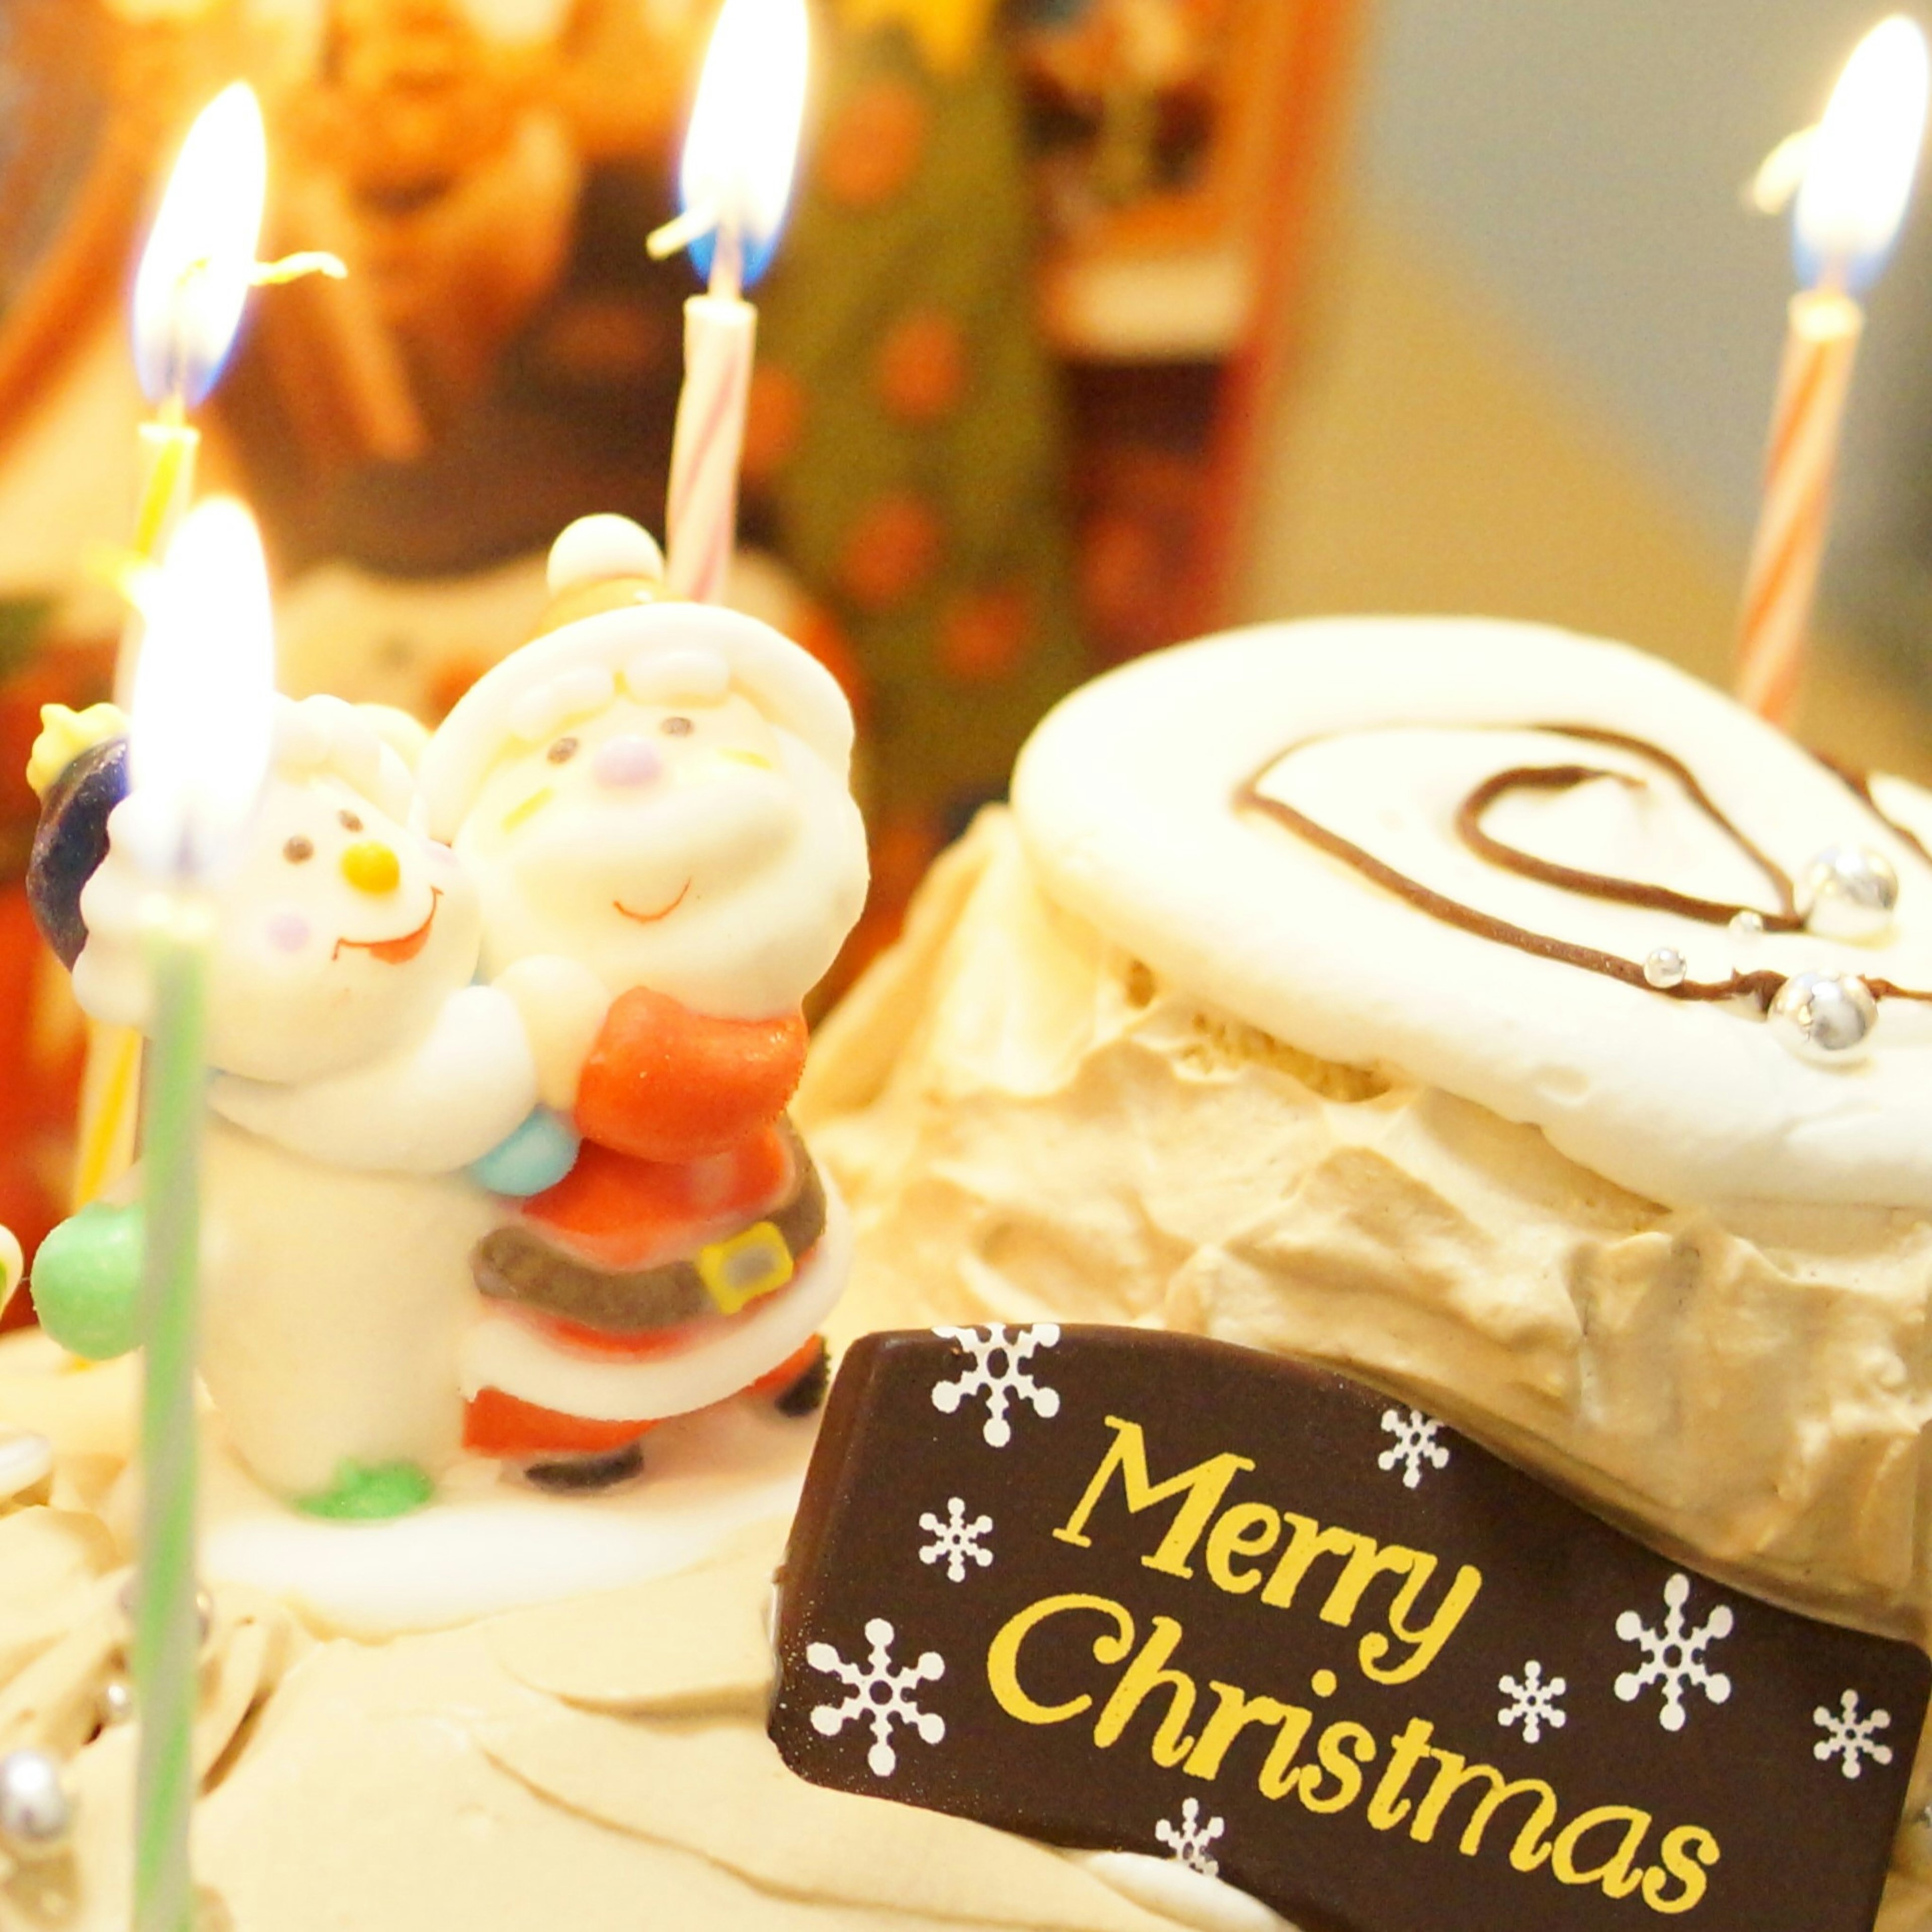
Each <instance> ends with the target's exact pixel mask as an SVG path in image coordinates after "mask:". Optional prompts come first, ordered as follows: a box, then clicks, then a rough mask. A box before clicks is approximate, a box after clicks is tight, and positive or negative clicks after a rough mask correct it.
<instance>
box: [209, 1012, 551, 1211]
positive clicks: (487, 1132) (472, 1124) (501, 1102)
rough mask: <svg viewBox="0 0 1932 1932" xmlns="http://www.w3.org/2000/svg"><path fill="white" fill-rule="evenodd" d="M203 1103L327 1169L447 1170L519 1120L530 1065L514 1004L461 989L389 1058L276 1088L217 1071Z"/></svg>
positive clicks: (532, 1072) (529, 1096)
mask: <svg viewBox="0 0 1932 1932" xmlns="http://www.w3.org/2000/svg"><path fill="white" fill-rule="evenodd" d="M208 1100H209V1103H210V1105H211V1106H213V1108H214V1110H215V1112H217V1113H218V1114H220V1115H221V1116H222V1117H223V1119H225V1120H227V1121H232V1122H233V1124H235V1125H236V1127H243V1128H245V1129H247V1130H248V1132H249V1133H254V1134H259V1135H260V1136H262V1137H263V1139H266V1140H272V1141H273V1142H275V1143H276V1144H277V1145H278V1146H281V1147H284V1148H287V1149H288V1150H289V1151H290V1152H291V1153H293V1154H306V1155H308V1157H310V1158H311V1160H319V1161H325V1162H327V1163H329V1165H331V1166H336V1167H347V1168H355V1169H362V1170H363V1171H365V1172H368V1171H371V1170H384V1169H386V1170H390V1171H394V1172H401V1173H406V1174H448V1173H453V1172H455V1171H456V1170H457V1169H460V1168H464V1167H467V1166H469V1164H470V1163H472V1161H475V1160H480V1159H481V1158H482V1157H483V1156H484V1155H485V1154H488V1153H490V1151H491V1150H492V1149H493V1148H496V1146H497V1145H499V1143H500V1142H503V1141H504V1140H505V1139H508V1137H509V1136H511V1134H512V1133H514V1132H515V1131H516V1130H517V1128H518V1127H520V1125H521V1124H522V1123H523V1121H524V1120H525V1119H526V1117H527V1116H528V1115H529V1112H530V1110H531V1109H532V1108H533V1107H534V1106H535V1105H536V1101H537V1073H536V1063H535V1060H534V1058H532V1055H531V1052H530V1048H529V1041H528V1040H526V1037H525V1036H524V1033H523V1022H522V1019H521V1018H520V1016H519V1014H518V1013H517V1008H516V1006H515V1004H514V1002H512V1001H511V1000H510V999H508V998H507V997H506V996H505V995H503V994H501V993H499V992H496V990H495V989H493V988H491V987H488V986H466V987H464V988H463V989H462V991H461V992H457V993H452V995H450V996H449V998H448V999H447V1000H446V1001H444V1002H443V1009H442V1011H441V1012H440V1013H439V1014H438V1015H437V1019H436V1022H435V1024H434V1026H432V1027H431V1029H430V1031H429V1032H428V1034H426V1035H425V1037H423V1038H422V1040H419V1041H418V1042H416V1043H415V1044H414V1045H413V1046H410V1047H408V1048H406V1049H404V1050H403V1051H402V1052H400V1053H395V1054H392V1055H387V1056H386V1057H385V1058H383V1059H380V1060H377V1061H371V1063H369V1064H367V1065H365V1066H362V1067H355V1068H353V1069H352V1070H350V1072H348V1073H341V1074H337V1075H335V1076H331V1077H330V1078H328V1079H321V1080H311V1081H308V1082H303V1083H300V1084H296V1085H287V1086H284V1085H276V1084H275V1083H272V1082H267V1081H260V1080H243V1079H239V1078H237V1077H236V1076H234V1075H233V1074H222V1075H220V1076H217V1078H216V1079H215V1080H214V1082H213V1084H212V1085H211V1087H210V1088H209V1090H208Z"/></svg>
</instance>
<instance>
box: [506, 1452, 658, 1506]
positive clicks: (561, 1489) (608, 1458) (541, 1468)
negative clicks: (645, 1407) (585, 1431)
mask: <svg viewBox="0 0 1932 1932" xmlns="http://www.w3.org/2000/svg"><path fill="white" fill-rule="evenodd" d="M643 1473H644V1445H643V1444H642V1443H641V1442H626V1443H625V1444H624V1445H622V1447H621V1448H616V1449H603V1450H599V1451H598V1453H597V1454H595V1455H594V1456H558V1457H552V1458H551V1459H550V1460H547V1461H546V1462H541V1463H525V1464H524V1465H523V1481H525V1482H526V1483H528V1484H529V1486H530V1487H531V1488H532V1489H535V1490H543V1491H544V1492H545V1493H547V1494H548V1495H550V1496H601V1494H602V1493H604V1491H606V1490H616V1489H621V1488H622V1487H623V1486H624V1485H625V1484H626V1483H634V1482H635V1481H637V1478H639V1477H640V1476H641V1475H643Z"/></svg>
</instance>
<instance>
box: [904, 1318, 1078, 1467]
mask: <svg viewBox="0 0 1932 1932" xmlns="http://www.w3.org/2000/svg"><path fill="white" fill-rule="evenodd" d="M932 1332H933V1333H934V1334H935V1335H943V1336H944V1337H946V1338H947V1340H949V1341H953V1342H957V1343H959V1346H961V1347H962V1349H965V1351H966V1352H967V1353H968V1355H971V1357H972V1358H973V1364H972V1367H971V1368H968V1369H965V1370H962V1372H961V1373H960V1374H959V1376H957V1377H956V1379H954V1380H953V1381H951V1382H941V1383H939V1384H938V1385H936V1386H935V1388H934V1390H933V1391H932V1406H933V1407H934V1408H935V1409H938V1412H940V1414H941V1415H953V1413H954V1412H956V1410H958V1409H959V1407H960V1406H961V1405H962V1403H968V1402H971V1401H973V1400H976V1399H977V1397H980V1396H984V1397H986V1425H985V1427H983V1428H982V1429H981V1430H980V1434H981V1435H982V1436H984V1437H985V1438H986V1441H987V1442H989V1444H991V1445H992V1447H993V1448H995V1449H1003V1448H1005V1447H1006V1445H1007V1444H1008V1443H1009V1442H1011V1441H1012V1440H1013V1424H1011V1423H1010V1422H1009V1421H1007V1410H1008V1409H1010V1408H1011V1407H1012V1406H1013V1403H1014V1402H1015V1400H1019V1401H1021V1402H1025V1403H1031V1404H1032V1405H1033V1412H1034V1415H1037V1416H1039V1417H1040V1418H1043V1420H1046V1421H1051V1420H1052V1418H1054V1417H1055V1416H1056V1415H1058V1414H1059V1413H1060V1394H1059V1391H1058V1390H1056V1389H1050V1388H1041V1387H1040V1384H1039V1383H1037V1382H1035V1381H1034V1379H1033V1376H1032V1375H1031V1373H1030V1372H1029V1370H1028V1368H1027V1367H1026V1364H1027V1363H1028V1361H1030V1360H1031V1358H1032V1356H1033V1355H1034V1353H1035V1352H1036V1351H1037V1350H1039V1349H1050V1348H1052V1346H1053V1345H1054V1344H1055V1343H1056V1342H1058V1340H1060V1329H1059V1326H1058V1324H1057V1323H1055V1322H1035V1323H1034V1325H1033V1326H1032V1327H1031V1328H1016V1329H1015V1330H1013V1332H1012V1334H1008V1333H1007V1329H1006V1327H1005V1325H1004V1323H1001V1322H995V1323H993V1325H992V1326H991V1327H990V1328H988V1329H987V1330H986V1331H985V1332H984V1333H982V1332H981V1331H980V1330H979V1329H977V1328H935V1330H934V1331H932Z"/></svg>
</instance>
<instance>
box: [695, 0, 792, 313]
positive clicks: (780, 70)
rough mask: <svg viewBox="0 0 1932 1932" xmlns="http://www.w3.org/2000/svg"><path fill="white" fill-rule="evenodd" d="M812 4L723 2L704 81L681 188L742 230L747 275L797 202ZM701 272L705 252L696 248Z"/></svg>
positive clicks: (756, 270) (751, 276) (762, 260)
mask: <svg viewBox="0 0 1932 1932" xmlns="http://www.w3.org/2000/svg"><path fill="white" fill-rule="evenodd" d="M808 64H809V52H808V29H807V26H806V21H805V0H725V5H724V11H723V12H722V13H720V14H719V15H718V26H717V29H716V31H715V32H714V33H713V34H712V38H711V48H710V51H709V53H708V54H706V56H705V61H704V71H703V76H702V77H701V78H700V80H699V82H698V86H697V101H696V103H695V104H694V106H693V107H692V109H691V126H690V129H689V131H688V133H687V134H686V136H685V145H684V160H683V165H682V169H681V170H680V172H679V181H678V189H679V195H680V196H681V198H682V202H683V205H684V207H685V209H686V211H692V212H695V211H705V212H708V213H709V214H712V215H713V216H715V217H716V220H717V221H718V225H719V226H721V227H723V228H726V229H735V230H736V233H737V236H738V238H739V244H740V245H741V247H742V250H743V252H744V280H745V282H746V283H751V282H753V281H756V280H757V278H758V276H759V275H760V273H761V272H763V269H764V267H765V265H766V263H767V262H768V261H769V259H770V257H771V253H772V247H773V245H774V244H775V242H776V241H777V239H778V229H779V227H780V226H781V224H782V223H783V222H784V214H785V208H786V205H787V203H788V202H790V199H791V185H792V175H793V170H794V169H795V168H796V163H797V157H798V134H799V123H800V121H801V120H802V118H803V115H804V113H805V74H806V69H807V68H808ZM693 254H694V257H695V258H696V259H697V263H698V266H699V267H700V269H708V267H709V260H708V256H707V255H706V253H705V252H704V251H703V249H701V248H694V250H693Z"/></svg>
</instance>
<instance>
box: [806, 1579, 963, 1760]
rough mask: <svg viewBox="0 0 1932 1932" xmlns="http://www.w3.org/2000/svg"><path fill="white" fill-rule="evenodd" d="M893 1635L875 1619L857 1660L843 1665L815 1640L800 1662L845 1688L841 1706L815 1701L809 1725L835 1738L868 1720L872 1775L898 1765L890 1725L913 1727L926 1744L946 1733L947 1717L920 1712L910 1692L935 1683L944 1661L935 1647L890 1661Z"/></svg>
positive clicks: (833, 1652) (942, 1673) (880, 1619)
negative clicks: (866, 1649) (912, 1659)
mask: <svg viewBox="0 0 1932 1932" xmlns="http://www.w3.org/2000/svg"><path fill="white" fill-rule="evenodd" d="M896 1634H897V1633H896V1632H895V1631H894V1630H893V1628H892V1625H890V1624H889V1623H887V1622H886V1620H885V1619H884V1618H883V1617H874V1618H873V1619H872V1620H871V1622H869V1623H868V1624H867V1625H866V1626H865V1641H866V1642H867V1643H869V1644H870V1645H871V1646H872V1654H871V1656H870V1658H868V1659H867V1660H866V1661H865V1663H864V1664H847V1662H846V1661H845V1660H844V1658H842V1657H841V1656H840V1655H838V1652H837V1651H836V1650H835V1649H833V1648H832V1646H831V1645H830V1644H829V1643H814V1644H812V1645H811V1646H808V1648H807V1649H806V1651H805V1662H806V1663H808V1664H810V1665H811V1667H812V1669H813V1670H822V1671H823V1672H824V1673H826V1676H829V1677H836V1678H838V1679H841V1680H842V1681H843V1682H844V1684H845V1685H846V1686H847V1695H846V1698H845V1701H844V1703H842V1704H820V1705H819V1706H817V1709H814V1711H813V1712H812V1714H811V1728H812V1729H813V1730H814V1731H816V1732H817V1733H818V1734H819V1736H820V1737H826V1738H835V1737H836V1736H838V1733H840V1732H841V1731H842V1730H844V1728H845V1727H846V1726H847V1724H850V1723H852V1722H853V1721H855V1720H856V1721H858V1722H860V1723H862V1724H868V1725H869V1726H870V1727H871V1732H872V1748H871V1750H870V1751H868V1752H867V1753H866V1754H865V1762H866V1763H867V1764H868V1765H869V1766H871V1771H872V1775H873V1776H874V1778H889V1777H891V1776H892V1773H893V1772H895V1770H897V1769H898V1762H899V1760H898V1752H896V1751H894V1750H893V1749H892V1727H893V1726H894V1725H895V1724H900V1725H903V1726H904V1727H905V1728H906V1729H907V1730H913V1731H916V1732H917V1733H919V1736H921V1737H922V1739H925V1741H926V1742H927V1743H928V1744H929V1745H936V1744H938V1742H940V1740H941V1739H942V1738H944V1736H945V1735H946V1720H945V1719H944V1718H942V1717H941V1716H939V1715H938V1714H937V1713H936V1712H932V1711H922V1710H921V1709H919V1706H918V1704H917V1703H916V1701H915V1700H914V1699H913V1697H912V1696H911V1693H912V1692H913V1691H916V1690H917V1689H918V1688H919V1686H920V1685H922V1684H936V1683H938V1682H939V1680H940V1679H941V1678H942V1677H944V1676H945V1675H946V1660H945V1658H943V1657H941V1655H940V1654H939V1653H938V1651H936V1650H929V1651H925V1652H922V1653H921V1654H920V1656H919V1661H918V1662H917V1663H916V1664H912V1665H910V1666H909V1667H895V1666H894V1664H893V1663H892V1643H893V1640H894V1638H895V1636H896Z"/></svg>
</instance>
